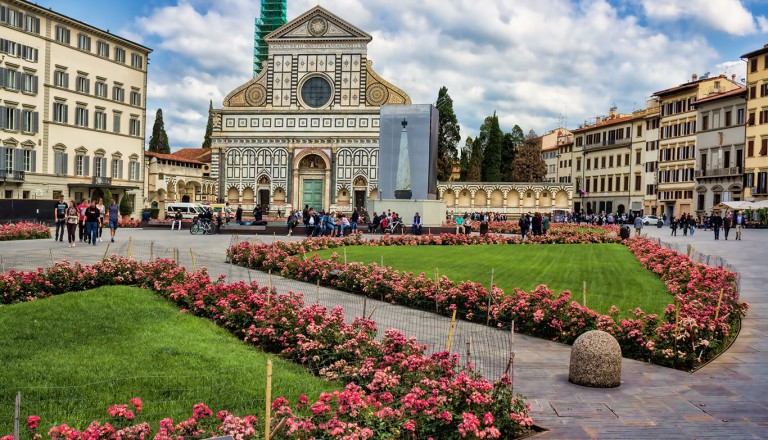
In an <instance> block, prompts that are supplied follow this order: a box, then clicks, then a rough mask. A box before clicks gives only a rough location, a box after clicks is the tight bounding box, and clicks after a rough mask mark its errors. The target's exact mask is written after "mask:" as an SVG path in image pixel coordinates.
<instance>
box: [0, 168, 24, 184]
mask: <svg viewBox="0 0 768 440" xmlns="http://www.w3.org/2000/svg"><path fill="white" fill-rule="evenodd" d="M0 180H2V181H5V182H23V181H24V171H10V170H2V171H0Z"/></svg>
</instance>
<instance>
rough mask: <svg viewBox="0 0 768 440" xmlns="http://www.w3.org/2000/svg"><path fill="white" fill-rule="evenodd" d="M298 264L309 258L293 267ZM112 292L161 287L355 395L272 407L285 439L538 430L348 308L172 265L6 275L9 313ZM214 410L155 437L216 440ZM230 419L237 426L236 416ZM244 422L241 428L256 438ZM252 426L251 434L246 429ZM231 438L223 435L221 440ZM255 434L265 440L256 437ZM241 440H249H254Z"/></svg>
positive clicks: (118, 432) (440, 356) (133, 431)
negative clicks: (102, 289)
mask: <svg viewBox="0 0 768 440" xmlns="http://www.w3.org/2000/svg"><path fill="white" fill-rule="evenodd" d="M292 258H294V259H297V258H298V257H292ZM109 284H129V285H137V286H141V287H145V288H151V289H153V290H154V291H155V292H157V293H158V294H160V295H161V296H163V297H166V298H168V299H170V300H171V301H173V302H175V303H176V304H177V305H178V306H179V307H181V308H182V311H183V312H187V313H192V314H195V315H196V316H199V317H202V318H207V319H211V320H212V321H214V322H215V323H217V324H218V325H220V326H222V327H224V328H226V329H227V330H229V331H230V332H232V333H233V334H234V335H236V336H237V337H238V338H240V339H242V340H244V341H246V342H248V343H250V344H253V345H254V346H257V347H260V348H261V349H262V350H264V351H267V352H272V353H276V354H278V355H280V356H282V357H285V358H287V359H291V360H292V361H294V362H297V363H299V364H302V365H304V366H306V367H307V368H308V369H310V370H311V371H313V372H315V373H316V374H318V375H320V376H322V377H326V378H328V379H332V380H336V381H345V382H348V383H349V384H348V385H347V386H346V387H345V389H344V390H339V391H336V392H333V393H325V394H322V395H321V396H320V397H319V398H318V400H317V401H316V402H309V401H307V399H306V397H303V398H300V399H299V401H298V402H294V403H293V404H291V403H290V402H288V401H287V400H286V399H284V398H278V399H276V400H275V401H274V403H273V405H272V406H273V408H274V410H275V414H276V416H275V420H276V423H277V421H281V423H280V424H279V426H280V428H279V429H278V428H277V426H276V427H275V431H276V434H275V436H274V438H291V439H304V438H372V437H374V436H375V437H376V438H401V437H403V436H406V435H410V434H406V432H411V433H413V434H412V435H413V436H415V437H416V438H428V437H433V438H460V437H462V438H512V437H514V436H516V435H517V434H519V433H522V432H526V430H527V429H528V428H530V427H531V425H532V420H531V418H530V415H529V409H530V408H529V406H528V405H527V404H526V403H525V399H524V398H523V397H522V396H519V395H518V396H515V395H513V393H512V390H511V383H510V382H509V379H508V378H506V377H504V378H502V379H501V380H500V381H498V382H497V383H492V382H490V381H488V380H487V379H485V378H482V377H480V376H479V375H478V374H477V373H476V372H474V371H473V369H472V368H471V367H469V368H465V369H462V368H460V367H459V358H458V356H457V355H451V354H449V353H446V352H442V353H436V354H433V355H431V356H427V355H426V354H425V353H426V347H425V346H422V345H419V344H417V343H416V341H415V340H414V339H413V338H406V337H405V336H404V335H403V334H402V333H400V332H398V331H395V330H388V331H387V332H386V333H385V337H384V339H383V340H381V341H377V340H376V334H377V329H376V324H375V322H373V321H371V320H369V319H365V318H356V319H355V320H354V321H352V322H351V323H346V322H345V320H344V313H343V310H342V309H341V308H340V307H337V308H334V309H332V310H328V309H326V308H325V307H323V306H320V305H317V304H312V305H306V304H305V303H304V300H303V296H302V295H301V294H299V293H293V292H291V293H288V294H283V295H277V294H276V292H275V291H274V290H273V291H268V289H267V288H266V287H260V286H258V285H257V284H256V283H251V284H248V283H245V282H237V283H232V284H225V283H224V282H223V277H222V278H220V279H218V280H211V279H210V277H209V276H208V274H207V272H206V271H205V270H202V271H198V272H194V273H190V272H187V271H186V270H185V269H184V268H182V267H178V266H177V265H176V264H175V263H174V262H173V261H171V260H162V259H158V260H155V261H152V262H150V263H141V262H137V261H135V260H132V259H127V258H122V257H111V258H109V259H107V260H105V261H103V262H100V263H96V264H94V265H91V266H86V265H81V264H79V263H70V262H68V261H63V262H60V263H58V264H56V265H54V266H53V267H51V268H49V269H47V270H43V269H39V270H38V271H36V272H27V273H23V272H9V273H7V274H2V276H0V292H3V293H2V296H0V302H2V303H3V304H10V303H15V302H21V301H29V300H35V299H41V298H46V297H49V296H51V295H57V294H62V293H65V292H68V291H76V290H83V289H90V288H94V287H98V286H102V285H109ZM143 405H144V404H143V403H142V402H141V400H140V399H131V401H130V402H129V404H118V405H114V406H112V407H110V408H109V410H108V415H109V416H111V417H112V419H113V421H114V420H119V421H120V422H121V423H129V422H131V421H132V420H134V419H135V417H136V414H137V413H138V412H140V411H141V410H142V407H143ZM206 412H207V411H206V410H205V408H204V407H197V406H196V407H195V410H194V411H193V418H192V419H190V420H188V421H184V422H181V423H180V424H178V425H175V426H174V425H173V423H172V421H170V422H167V421H164V422H161V426H160V428H159V430H158V433H157V435H156V437H155V438H157V439H166V438H167V439H170V438H174V439H175V438H179V437H180V436H181V437H183V438H207V437H206V436H208V437H209V436H210V435H208V434H210V433H211V432H213V431H210V430H209V429H207V428H206V429H202V428H200V426H199V423H198V421H199V419H200V414H202V413H206ZM225 420H226V417H225ZM244 423H245V422H242V421H237V420H233V421H232V424H233V426H238V427H240V428H242V429H243V430H245V431H248V432H250V431H249V428H248V427H247V426H244ZM245 425H247V423H245ZM150 431H151V428H150V426H149V425H147V424H145V423H144V424H138V425H132V426H127V427H124V428H122V429H117V428H116V425H114V424H111V425H110V424H101V423H100V422H93V423H92V424H91V425H90V426H89V427H88V429H86V430H85V431H82V432H80V431H77V430H76V429H74V428H72V427H69V426H66V425H62V426H59V427H54V428H52V429H51V430H50V431H49V437H50V438H52V439H56V440H58V439H64V438H67V439H90V438H121V439H128V438H145V437H147V436H148V435H149V434H150ZM222 432H223V431H222ZM254 435H255V434H254ZM242 438H249V437H247V436H244V437H242Z"/></svg>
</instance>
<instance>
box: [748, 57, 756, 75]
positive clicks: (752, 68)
mask: <svg viewBox="0 0 768 440" xmlns="http://www.w3.org/2000/svg"><path fill="white" fill-rule="evenodd" d="M749 71H750V72H757V58H752V59H751V60H749Z"/></svg>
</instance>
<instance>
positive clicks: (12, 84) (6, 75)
mask: <svg viewBox="0 0 768 440" xmlns="http://www.w3.org/2000/svg"><path fill="white" fill-rule="evenodd" d="M2 87H5V88H7V89H11V90H18V91H21V92H24V93H33V94H34V93H37V76H35V75H30V74H28V73H24V72H18V71H16V70H12V69H6V68H4V67H0V88H2Z"/></svg>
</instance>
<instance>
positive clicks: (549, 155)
mask: <svg viewBox="0 0 768 440" xmlns="http://www.w3.org/2000/svg"><path fill="white" fill-rule="evenodd" d="M570 136H571V132H570V131H568V129H566V128H562V127H560V128H556V129H554V130H550V131H549V132H547V134H545V135H543V136H540V137H539V142H541V159H542V160H543V161H544V163H545V164H546V165H547V175H546V177H545V178H544V181H545V182H550V183H554V182H557V180H558V179H557V178H558V171H559V163H558V153H559V150H560V145H561V144H562V143H567V142H568V139H569V137H570Z"/></svg>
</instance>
